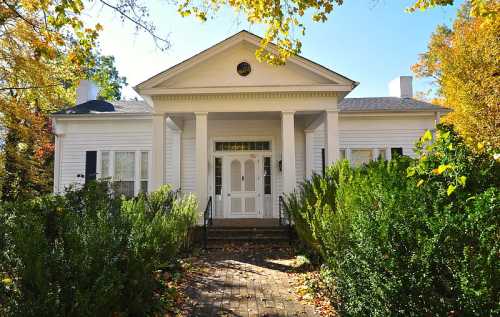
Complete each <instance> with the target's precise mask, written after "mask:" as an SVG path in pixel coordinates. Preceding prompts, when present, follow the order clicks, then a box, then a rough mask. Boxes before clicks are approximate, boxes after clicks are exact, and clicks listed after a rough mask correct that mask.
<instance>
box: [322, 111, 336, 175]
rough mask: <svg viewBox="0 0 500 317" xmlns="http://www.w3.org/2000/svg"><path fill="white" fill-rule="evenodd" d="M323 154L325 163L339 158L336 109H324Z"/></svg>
mask: <svg viewBox="0 0 500 317" xmlns="http://www.w3.org/2000/svg"><path fill="white" fill-rule="evenodd" d="M325 156H326V160H325V161H326V165H330V164H333V163H334V162H335V161H336V160H338V158H339V113H338V111H336V110H326V111H325Z"/></svg>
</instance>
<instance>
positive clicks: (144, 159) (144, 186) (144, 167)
mask: <svg viewBox="0 0 500 317" xmlns="http://www.w3.org/2000/svg"><path fill="white" fill-rule="evenodd" d="M148 164H149V162H148V152H141V175H140V177H141V186H140V189H139V191H140V192H141V193H147V192H148V180H149V173H148Z"/></svg>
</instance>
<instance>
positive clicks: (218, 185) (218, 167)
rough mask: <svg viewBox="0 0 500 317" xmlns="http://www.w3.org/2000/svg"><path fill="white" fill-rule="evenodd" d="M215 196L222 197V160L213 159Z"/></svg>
mask: <svg viewBox="0 0 500 317" xmlns="http://www.w3.org/2000/svg"><path fill="white" fill-rule="evenodd" d="M215 195H222V158H221V157H216V158H215Z"/></svg>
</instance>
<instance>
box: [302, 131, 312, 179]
mask: <svg viewBox="0 0 500 317" xmlns="http://www.w3.org/2000/svg"><path fill="white" fill-rule="evenodd" d="M304 133H305V135H306V177H307V178H310V177H311V176H312V174H313V168H314V166H313V160H314V153H313V143H314V130H304Z"/></svg>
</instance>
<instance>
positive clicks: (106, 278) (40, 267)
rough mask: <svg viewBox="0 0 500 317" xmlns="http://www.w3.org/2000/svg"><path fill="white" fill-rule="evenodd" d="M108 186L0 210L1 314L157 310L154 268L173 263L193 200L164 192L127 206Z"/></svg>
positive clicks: (158, 300)
mask: <svg viewBox="0 0 500 317" xmlns="http://www.w3.org/2000/svg"><path fill="white" fill-rule="evenodd" d="M108 188H109V186H108V185H107V184H106V183H93V184H91V185H88V186H86V187H84V188H82V189H72V190H70V191H69V192H68V193H67V194H66V195H65V196H55V195H48V196H43V197H41V198H37V199H34V200H31V201H24V202H11V203H3V204H1V205H0V208H1V210H0V217H1V218H2V219H0V220H1V223H0V234H1V235H2V238H3V239H2V241H3V243H2V244H1V245H0V247H1V252H2V253H1V255H0V259H1V262H0V272H1V273H2V275H4V277H2V278H3V283H2V285H0V305H1V306H0V314H2V315H7V316H9V315H12V316H67V315H71V316H111V315H123V314H125V315H137V316H141V315H146V314H150V313H153V312H155V311H160V310H161V309H162V300H163V299H162V298H161V296H159V294H160V293H161V292H162V291H163V290H164V289H165V287H166V285H164V284H163V283H162V282H161V281H160V280H159V279H157V278H156V277H155V274H156V273H155V272H156V271H157V270H168V269H169V267H170V266H171V265H173V264H174V262H175V259H176V255H177V253H178V251H179V248H180V246H181V245H182V243H183V238H184V237H185V236H186V234H187V229H188V227H189V226H191V225H193V224H194V217H195V209H196V202H195V201H194V199H193V198H192V197H184V198H182V199H179V200H177V199H175V196H174V195H172V194H171V191H170V189H169V188H168V187H164V188H161V189H160V190H159V191H158V192H154V193H151V194H148V195H142V196H140V197H137V198H132V199H129V200H126V199H125V198H120V197H113V195H111V193H110V192H109V191H108Z"/></svg>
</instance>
